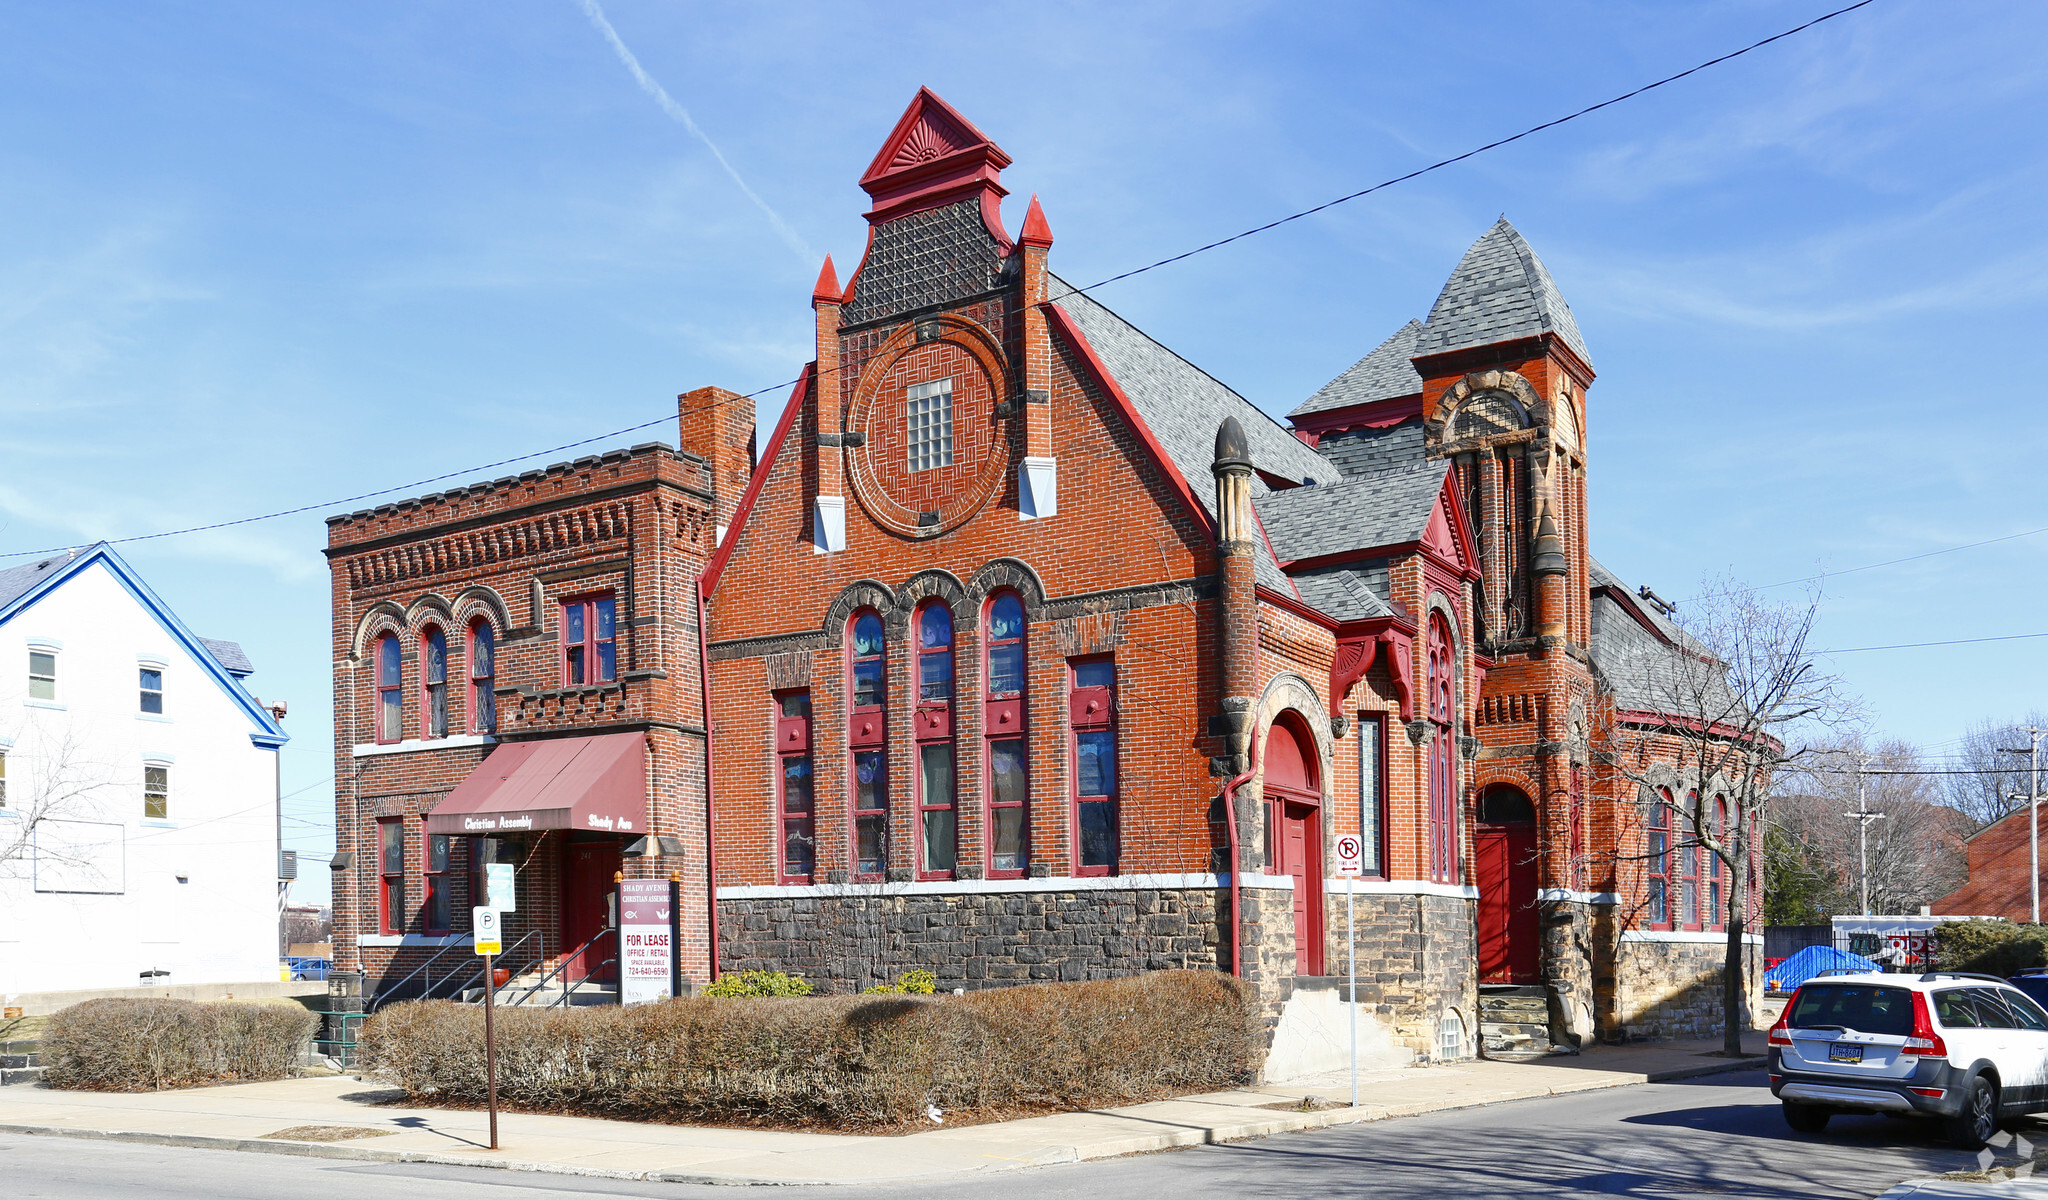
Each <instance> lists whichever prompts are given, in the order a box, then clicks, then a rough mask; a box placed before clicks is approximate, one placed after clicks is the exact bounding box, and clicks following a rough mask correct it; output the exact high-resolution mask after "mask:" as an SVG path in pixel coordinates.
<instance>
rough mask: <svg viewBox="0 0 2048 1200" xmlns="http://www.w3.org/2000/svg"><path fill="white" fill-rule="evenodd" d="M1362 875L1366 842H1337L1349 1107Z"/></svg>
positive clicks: (1354, 1087) (1351, 836)
mask: <svg viewBox="0 0 2048 1200" xmlns="http://www.w3.org/2000/svg"><path fill="white" fill-rule="evenodd" d="M1364 873H1365V843H1364V842H1363V841H1362V840H1360V838H1359V836H1358V835H1357V834H1355V833H1347V834H1343V835H1342V836H1340V837H1339V838H1338V839H1337V874H1339V875H1341V876H1343V877H1344V971H1345V974H1346V976H1348V979H1347V982H1346V984H1345V988H1346V991H1345V996H1344V999H1345V1001H1346V1002H1347V1004H1348V1006H1349V1008H1350V1009H1351V1107H1353V1108H1357V1107H1358V925H1357V921H1358V917H1357V909H1356V908H1355V907H1353V905H1354V900H1353V897H1354V896H1355V895H1356V893H1357V891H1358V877H1359V876H1360V875H1362V874H1364Z"/></svg>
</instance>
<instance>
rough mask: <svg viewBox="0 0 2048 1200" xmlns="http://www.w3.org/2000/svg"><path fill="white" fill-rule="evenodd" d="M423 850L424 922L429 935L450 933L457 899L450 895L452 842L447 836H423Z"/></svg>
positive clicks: (421, 858)
mask: <svg viewBox="0 0 2048 1200" xmlns="http://www.w3.org/2000/svg"><path fill="white" fill-rule="evenodd" d="M423 838H424V842H425V844H424V845H423V846H422V847H421V849H420V861H421V874H422V876H423V877H424V878H423V879H422V880H421V883H422V887H421V892H422V894H423V896H424V898H425V900H426V905H425V912H424V913H422V915H421V919H422V922H423V923H424V925H425V928H426V931H427V932H428V933H447V932H448V930H449V929H450V928H452V927H453V926H452V922H453V920H454V916H455V897H454V896H452V895H450V894H449V892H448V857H449V855H450V854H451V853H452V852H453V851H452V848H451V847H450V845H449V843H450V841H451V840H452V839H451V838H450V837H449V835H447V834H445V833H429V834H424V835H423Z"/></svg>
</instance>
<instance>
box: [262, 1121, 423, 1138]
mask: <svg viewBox="0 0 2048 1200" xmlns="http://www.w3.org/2000/svg"><path fill="white" fill-rule="evenodd" d="M397 1132H398V1131H397V1130H396V1129H372V1128H370V1127H369V1126H367V1125H294V1126H292V1127H291V1128H290V1129H280V1130H278V1131H277V1132H276V1133H266V1134H264V1135H263V1137H262V1140H263V1141H266V1142H273V1141H274V1142H346V1141H352V1140H354V1139H356V1138H373V1137H390V1136H391V1135H392V1134H394V1133H397Z"/></svg>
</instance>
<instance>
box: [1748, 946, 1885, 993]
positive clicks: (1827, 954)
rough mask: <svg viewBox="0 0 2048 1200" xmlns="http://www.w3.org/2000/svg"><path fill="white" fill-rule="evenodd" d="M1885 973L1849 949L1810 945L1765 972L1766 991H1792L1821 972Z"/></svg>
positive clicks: (1881, 968) (1879, 967)
mask: <svg viewBox="0 0 2048 1200" xmlns="http://www.w3.org/2000/svg"><path fill="white" fill-rule="evenodd" d="M1839 970H1850V971H1882V970H1884V968H1883V967H1881V966H1878V965H1877V964H1876V963H1874V962H1872V961H1870V960H1869V959H1867V958H1865V957H1863V956H1862V955H1861V954H1851V953H1849V952H1848V951H1847V950H1837V949H1835V948H1834V947H1833V946H1808V947H1807V948H1806V949H1804V950H1801V951H1800V952H1799V953H1797V954H1795V955H1793V956H1792V957H1790V958H1788V959H1786V960H1785V961H1784V962H1781V963H1779V964H1778V965H1777V966H1775V967H1773V968H1771V969H1770V970H1768V971H1765V972H1764V990H1765V991H1769V992H1789V991H1791V990H1792V989H1794V988H1796V987H1798V986H1799V985H1800V984H1802V983H1805V982H1806V981H1807V980H1809V979H1812V978H1813V977H1814V976H1816V975H1818V974H1820V973H1821V972H1822V971H1839Z"/></svg>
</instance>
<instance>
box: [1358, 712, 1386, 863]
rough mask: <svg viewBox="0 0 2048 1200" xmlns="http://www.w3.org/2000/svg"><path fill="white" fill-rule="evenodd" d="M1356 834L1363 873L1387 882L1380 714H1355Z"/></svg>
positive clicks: (1383, 730)
mask: <svg viewBox="0 0 2048 1200" xmlns="http://www.w3.org/2000/svg"><path fill="white" fill-rule="evenodd" d="M1358 832H1359V839H1358V840H1359V845H1360V846H1361V847H1363V848H1364V851H1365V853H1366V855H1367V856H1368V857H1367V858H1366V860H1365V862H1364V863H1363V864H1361V865H1362V867H1363V869H1364V871H1365V873H1366V874H1367V875H1371V876H1373V877H1374V878H1377V879H1385V878H1387V877H1388V873H1387V721H1386V717H1385V716H1384V715H1382V714H1380V713H1360V714H1358Z"/></svg>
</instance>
